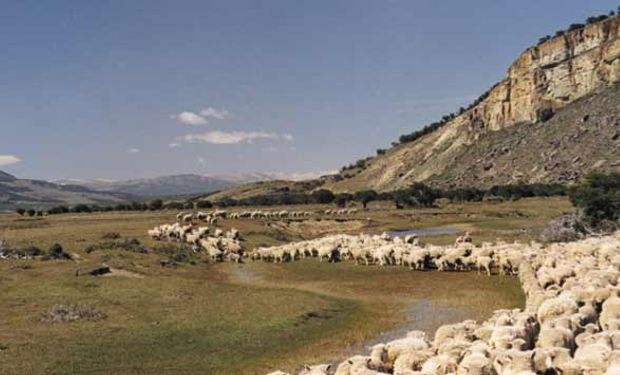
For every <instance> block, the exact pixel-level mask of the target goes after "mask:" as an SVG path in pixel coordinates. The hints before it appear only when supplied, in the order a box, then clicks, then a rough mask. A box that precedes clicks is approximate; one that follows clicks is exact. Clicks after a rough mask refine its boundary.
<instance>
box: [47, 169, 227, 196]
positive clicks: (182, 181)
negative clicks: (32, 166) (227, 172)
mask: <svg viewBox="0 0 620 375" xmlns="http://www.w3.org/2000/svg"><path fill="white" fill-rule="evenodd" d="M58 182H59V183H62V184H74V185H80V186H84V187H86V188H89V189H92V190H96V191H101V192H119V193H124V194H130V195H134V196H139V197H165V196H175V195H190V194H204V193H209V192H212V191H216V190H221V189H224V188H227V187H229V186H232V185H234V183H233V182H230V181H227V180H224V179H218V178H213V177H209V176H200V175H195V174H180V175H172V176H161V177H155V178H143V179H135V180H125V181H106V180H62V181H58Z"/></svg>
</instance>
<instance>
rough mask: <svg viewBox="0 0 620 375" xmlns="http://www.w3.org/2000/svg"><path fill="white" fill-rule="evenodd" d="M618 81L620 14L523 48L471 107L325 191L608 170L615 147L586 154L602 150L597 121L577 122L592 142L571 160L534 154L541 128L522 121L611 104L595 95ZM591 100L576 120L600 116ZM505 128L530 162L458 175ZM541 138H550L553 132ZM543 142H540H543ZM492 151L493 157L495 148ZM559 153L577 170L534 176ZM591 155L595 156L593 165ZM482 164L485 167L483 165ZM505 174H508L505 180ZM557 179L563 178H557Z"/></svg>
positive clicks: (559, 126) (562, 167) (610, 122)
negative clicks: (577, 106)
mask: <svg viewBox="0 0 620 375" xmlns="http://www.w3.org/2000/svg"><path fill="white" fill-rule="evenodd" d="M619 80H620V17H618V16H615V17H611V18H608V19H606V20H603V21H600V22H596V23H593V24H591V25H588V26H585V27H583V28H578V29H574V30H571V31H567V32H565V33H564V34H563V35H559V36H556V37H554V38H552V39H550V40H547V41H545V42H543V43H540V44H539V45H537V46H535V47H531V48H528V49H527V50H526V51H525V52H523V53H522V54H521V56H519V58H518V59H517V60H516V61H515V62H514V63H513V64H512V65H511V66H510V68H509V69H508V73H507V75H506V77H505V78H504V79H503V80H502V81H501V82H499V83H498V84H497V85H495V86H494V87H493V89H492V90H491V91H490V92H489V93H488V95H487V96H486V97H485V99H484V100H482V101H481V102H480V103H479V104H478V105H476V106H474V107H472V108H470V109H469V110H467V111H466V112H464V113H462V114H461V115H459V116H457V117H456V118H455V119H453V120H452V121H450V122H448V123H447V124H446V125H444V126H443V127H441V128H440V129H438V130H437V131H434V132H432V133H430V134H428V135H426V136H423V137H422V138H420V139H418V140H416V141H414V142H410V143H405V144H401V145H398V146H396V147H394V148H392V149H390V150H388V151H387V152H386V153H385V154H384V155H380V156H377V157H375V158H373V159H372V160H371V161H370V162H369V163H367V166H366V167H365V168H364V169H363V170H362V171H360V172H359V173H357V174H356V175H355V176H353V177H350V178H345V179H344V180H342V181H338V182H335V183H330V184H327V186H326V187H327V188H330V189H332V190H334V191H337V192H339V191H356V190H361V189H369V188H371V189H375V190H378V191H389V190H394V189H398V188H402V187H406V186H408V185H409V184H410V183H412V182H415V181H435V182H437V183H440V184H443V185H464V184H473V185H481V184H482V181H484V183H483V184H484V185H492V184H495V183H502V182H505V181H512V182H515V181H524V182H533V181H552V180H559V179H564V178H566V179H568V180H570V181H573V180H574V179H575V177H576V175H575V176H572V177H571V176H570V175H571V173H572V172H573V170H574V169H576V172H577V175H581V174H582V172H583V171H586V170H590V169H596V167H600V166H603V165H605V164H606V165H607V167H609V164H608V162H605V163H602V164H601V162H600V160H612V159H614V158H615V156H620V155H619V154H618V151H617V148H615V147H613V148H612V149H609V150H607V151H606V152H605V155H598V153H595V152H589V151H590V149H591V148H602V147H608V145H607V143H606V142H603V143H598V140H599V139H605V140H607V138H606V136H605V135H603V134H601V135H600V137H598V136H597V135H596V133H597V132H599V131H602V130H601V129H599V128H597V126H602V125H601V124H602V122H600V121H598V120H597V121H598V122H597V121H589V122H588V121H585V122H583V123H582V124H581V126H582V127H584V128H587V129H588V130H587V131H586V132H590V136H589V137H590V138H588V139H590V140H591V141H592V142H594V143H592V144H589V145H588V144H585V143H584V144H583V145H582V146H580V147H579V150H584V151H586V154H581V155H576V154H575V155H574V156H573V154H572V153H570V152H573V151H572V150H566V149H557V148H555V149H554V148H549V146H546V149H544V150H540V149H535V147H542V146H541V144H540V143H537V142H534V141H535V138H536V137H538V136H540V135H541V134H542V133H540V131H541V129H542V128H541V129H539V130H538V131H534V130H533V129H538V128H536V127H532V126H531V125H527V126H528V127H526V124H536V123H539V125H536V126H538V127H539V128H540V127H541V125H540V123H541V122H544V123H547V122H545V121H547V120H548V119H549V118H551V117H553V116H554V115H555V114H558V113H559V112H561V109H562V108H565V107H567V106H571V105H573V103H575V101H577V100H578V99H580V98H584V97H586V96H591V97H592V98H597V97H598V95H605V96H604V97H605V98H606V99H607V100H610V101H612V100H613V99H614V98H613V95H614V94H617V90H615V91H614V90H613V89H612V91H610V94H609V93H608V94H604V93H603V92H604V91H606V90H608V88H609V87H610V86H612V85H614V84H615V83H616V82H618V81H619ZM597 100H598V99H593V100H591V101H589V102H588V101H586V102H583V103H581V107H580V108H581V111H582V112H583V113H584V116H585V114H587V113H588V112H594V111H598V112H597V113H601V112H604V111H605V108H604V107H603V106H599V107H597V108H593V107H592V108H591V106H593V105H598V103H597ZM611 108H613V107H612V106H611V104H610V105H609V107H608V109H611ZM571 113H572V112H571ZM580 115H581V114H573V115H571V116H569V115H565V116H567V117H562V118H559V116H555V117H557V118H555V119H554V120H552V121H554V122H553V129H555V131H558V132H561V133H562V134H564V133H566V134H564V135H567V134H568V133H570V132H572V131H573V130H574V129H573V128H572V127H571V128H570V130H569V129H564V127H570V126H569V125H567V123H566V122H561V123H560V121H561V119H564V120H565V121H568V122H571V121H572V122H571V123H573V124H575V121H574V120H575V119H576V117H579V116H580ZM582 117H583V116H582ZM601 121H604V122H605V126H603V127H604V128H606V129H607V128H608V127H609V129H611V128H613V126H614V124H615V119H606V120H601ZM512 129H515V130H514V131H515V132H516V133H515V134H517V133H518V134H520V136H521V137H523V138H524V141H523V142H524V143H523V144H524V146H521V147H522V148H520V149H519V150H520V151H519V153H523V155H525V154H528V153H529V154H530V156H531V157H529V158H523V159H520V158H516V159H515V160H514V161H513V162H512V164H511V165H512V167H510V168H513V169H514V170H513V171H511V169H510V168H509V167H508V165H504V164H502V163H499V165H501V166H503V167H505V168H506V169H505V170H502V171H501V173H500V170H499V169H498V168H486V169H485V168H483V172H480V173H482V174H483V175H482V176H473V177H472V176H469V177H467V178H465V177H463V176H466V173H465V172H466V171H472V170H473V171H477V168H478V167H479V166H475V165H468V164H466V163H467V162H477V161H478V160H480V163H483V164H484V163H485V157H483V154H484V153H485V152H490V151H492V150H496V149H501V148H499V147H496V146H499V143H497V144H487V145H486V146H484V147H483V146H480V145H481V143H480V142H481V141H484V142H487V143H489V142H491V143H494V142H499V141H500V140H501V139H500V137H501V134H505V133H502V131H506V132H508V133H506V134H513V133H512V132H511V130H512ZM605 131H607V130H605ZM609 131H611V130H609ZM496 133H497V134H496ZM562 134H558V136H560V135H562ZM546 136H549V137H551V138H553V134H546ZM547 140H548V142H547V144H548V143H549V142H551V141H550V140H549V139H547ZM557 141H559V139H558V140H557ZM511 142H512V141H511ZM527 145H529V146H527ZM472 147H473V149H475V150H478V151H476V152H477V154H476V155H477V156H478V157H477V158H474V159H472V158H470V157H468V156H467V155H465V154H466V153H467V152H471V150H472ZM467 150H469V151H467ZM542 151H547V152H548V153H549V154H548V155H546V156H541V157H538V158H535V157H533V155H540V154H541V152H542ZM554 151H555V152H556V153H555V154H553V152H554ZM599 151H600V150H599ZM495 152H496V154H497V152H498V151H495ZM502 152H503V151H502ZM515 152H516V151H515ZM597 152H598V151H597ZM551 154H553V155H551ZM594 154H596V156H594ZM512 155H513V156H514V153H513V154H512ZM550 155H551V156H550ZM560 156H561V157H562V160H564V159H571V160H573V159H574V158H576V157H577V156H580V159H579V160H578V161H575V163H577V162H578V163H580V165H582V166H579V167H576V164H574V163H564V162H561V163H559V164H557V165H556V166H555V167H554V168H553V172H552V173H551V172H550V173H546V172H542V171H545V168H546V166H547V164H548V163H549V162H550V161H549V160H551V163H552V164H555V161H554V160H555V159H554V158H557V157H560ZM507 157H508V156H505V158H507ZM599 157H600V158H601V159H598V160H596V159H597V158H599ZM549 158H551V159H549ZM526 159H527V160H526ZM502 160H503V159H502ZM611 163H613V162H611ZM599 164H601V165H599ZM486 166H487V167H488V164H486ZM517 167H518V168H517ZM547 168H548V166H547ZM476 173H478V172H476ZM507 174H509V175H510V176H509V177H507V176H506V175H507ZM564 175H566V176H569V177H559V176H564ZM459 176H460V177H459Z"/></svg>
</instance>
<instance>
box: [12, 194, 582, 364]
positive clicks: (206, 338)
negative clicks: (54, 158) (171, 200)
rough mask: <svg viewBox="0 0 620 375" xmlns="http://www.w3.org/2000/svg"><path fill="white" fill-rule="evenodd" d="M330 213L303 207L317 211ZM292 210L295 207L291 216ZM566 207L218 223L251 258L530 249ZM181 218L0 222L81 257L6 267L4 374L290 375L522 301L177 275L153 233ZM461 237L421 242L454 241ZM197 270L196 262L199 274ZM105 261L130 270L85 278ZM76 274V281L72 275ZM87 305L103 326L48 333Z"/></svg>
mask: <svg viewBox="0 0 620 375" xmlns="http://www.w3.org/2000/svg"><path fill="white" fill-rule="evenodd" d="M323 208H324V207H318V206H316V207H303V208H302V209H304V210H307V209H313V210H319V209H323ZM293 209H294V208H293ZM570 210H571V208H570V204H569V203H568V202H567V201H566V200H564V199H556V198H553V199H528V200H521V201H516V202H505V203H483V204H464V205H448V206H445V207H442V208H436V209H424V210H392V209H389V208H388V207H387V206H381V205H377V206H373V207H371V209H370V210H369V211H363V212H360V213H359V214H357V215H355V216H354V217H350V218H347V219H344V220H340V219H339V220H332V219H322V220H321V221H318V220H316V219H310V220H307V221H303V222H301V221H290V222H272V223H265V222H263V221H250V220H239V221H229V220H226V221H223V222H222V223H221V225H222V226H223V227H224V228H228V227H232V226H234V227H236V228H238V229H239V230H240V231H241V233H242V235H243V236H244V238H245V242H244V246H245V247H247V248H253V247H255V246H259V245H270V244H276V243H282V242H287V241H294V240H299V239H304V238H311V237H317V236H321V235H324V234H326V233H337V232H348V233H358V232H381V231H384V230H405V229H412V228H428V227H437V226H447V227H453V228H457V229H458V230H460V231H464V230H470V231H472V232H473V235H474V239H475V241H481V240H493V239H495V238H502V239H506V240H513V239H520V240H528V239H529V238H531V237H533V236H535V235H536V232H537V231H538V230H539V229H540V228H541V227H542V225H543V224H544V223H545V222H546V221H548V220H549V219H550V218H553V217H555V216H558V215H559V214H561V213H564V212H569V211H570ZM175 214H176V212H148V213H101V214H79V215H77V214H66V215H58V216H49V217H43V218H21V217H18V216H17V215H2V216H0V239H5V240H7V241H9V242H10V243H11V244H12V245H19V246H26V245H36V246H39V247H41V248H47V247H49V246H50V245H51V244H53V243H56V242H58V243H60V244H62V246H63V247H64V248H65V251H67V252H68V253H69V254H72V255H73V257H74V260H73V261H41V260H19V261H17V260H11V261H0V317H1V318H0V373H1V374H16V375H17V374H20V375H21V374H149V373H165V374H238V373H242V374H255V373H265V372H266V370H269V369H274V368H285V369H286V368H288V369H293V368H295V366H298V365H299V364H303V363H304V362H317V361H330V360H337V359H342V358H343V357H346V356H347V355H348V354H350V353H353V352H358V351H364V350H365V348H364V347H365V346H366V345H368V344H369V343H371V342H373V340H376V339H377V338H378V337H383V338H386V337H390V336H391V335H397V334H398V333H400V332H401V330H403V329H405V328H409V329H414V328H422V329H426V330H428V331H430V332H432V331H433V330H434V328H436V327H437V326H438V325H440V324H442V323H445V322H450V321H458V320H462V319H465V318H474V319H483V318H485V317H486V316H488V315H489V314H490V312H491V311H492V310H494V309H497V308H502V307H515V306H520V305H521V304H522V303H523V296H522V295H521V292H520V289H519V285H518V282H517V281H516V280H514V279H509V278H504V279H499V278H498V277H496V276H494V277H491V278H488V277H485V276H480V275H476V274H475V273H442V274H439V273H435V272H411V271H408V270H405V269H400V268H391V267H388V268H379V267H362V266H359V267H358V266H355V265H353V264H350V263H339V264H330V265H328V264H324V263H319V262H318V261H316V260H304V261H300V262H295V263H290V264H277V265H275V264H267V263H246V264H240V265H239V264H229V263H222V264H210V263H206V262H205V261H204V260H203V258H202V257H201V256H200V255H198V256H195V257H194V256H192V258H191V259H190V261H191V263H180V264H179V266H178V267H176V268H165V267H161V266H160V260H161V259H163V258H166V257H167V256H168V255H167V254H164V253H162V252H161V251H158V250H157V249H160V248H161V247H163V246H166V245H164V244H161V243H156V242H154V241H151V240H149V239H148V238H146V229H147V228H150V227H152V226H154V225H156V224H159V223H163V222H171V221H173V220H174V215H175ZM110 232H117V233H119V234H120V235H121V238H123V239H130V238H136V239H138V240H140V241H141V242H142V243H143V245H144V246H145V247H146V248H148V249H149V252H148V253H147V254H141V253H136V252H130V251H123V250H106V249H103V250H99V251H95V252H92V253H86V252H85V251H84V249H85V248H86V247H87V246H89V245H92V244H97V243H101V242H102V241H106V240H103V239H102V237H103V236H104V235H105V234H106V233H110ZM453 239H454V236H439V237H429V238H424V240H425V241H428V242H433V243H447V242H449V241H452V240H453ZM192 263H193V264H192ZM102 264H106V265H109V266H111V267H113V268H115V269H120V270H124V271H126V272H125V273H124V274H122V273H121V274H119V275H117V276H109V277H108V276H104V277H94V276H87V275H84V273H85V272H86V271H89V270H91V269H93V268H95V267H98V266H100V265H102ZM77 270H79V271H80V272H81V274H82V275H81V276H79V277H76V271H77ZM75 303H79V304H84V305H87V306H92V307H94V308H96V309H97V310H100V311H101V312H103V313H105V315H106V316H107V318H105V319H102V320H98V321H80V322H74V323H50V322H47V321H45V320H43V319H42V316H43V314H44V313H45V312H46V311H48V310H49V309H50V308H51V307H52V306H53V305H55V304H75Z"/></svg>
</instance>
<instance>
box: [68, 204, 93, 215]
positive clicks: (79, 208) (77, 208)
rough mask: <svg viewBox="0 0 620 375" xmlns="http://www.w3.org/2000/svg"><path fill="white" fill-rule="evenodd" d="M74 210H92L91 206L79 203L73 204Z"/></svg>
mask: <svg viewBox="0 0 620 375" xmlns="http://www.w3.org/2000/svg"><path fill="white" fill-rule="evenodd" d="M72 211H73V212H78V213H80V212H92V210H91V209H90V207H88V206H87V205H85V204H78V205H75V206H73V210H72Z"/></svg>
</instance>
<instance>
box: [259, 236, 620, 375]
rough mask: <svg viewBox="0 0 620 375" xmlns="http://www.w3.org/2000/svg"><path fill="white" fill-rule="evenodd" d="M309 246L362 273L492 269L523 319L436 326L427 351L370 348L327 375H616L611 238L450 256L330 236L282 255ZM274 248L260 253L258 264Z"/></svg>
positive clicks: (616, 268)
mask: <svg viewBox="0 0 620 375" xmlns="http://www.w3.org/2000/svg"><path fill="white" fill-rule="evenodd" d="M470 238H471V237H470ZM318 244H330V246H336V245H338V246H340V256H341V257H343V259H351V260H355V261H356V262H358V263H360V260H361V263H362V264H377V265H386V266H387V265H391V266H395V265H401V266H405V267H409V268H412V269H417V268H418V267H419V266H418V264H419V263H422V262H423V263H424V264H425V267H428V266H429V265H433V264H435V265H437V267H438V268H439V269H440V270H443V271H458V270H476V271H477V272H481V271H483V272H485V273H486V274H490V273H491V269H492V268H494V267H497V268H498V270H499V272H500V274H515V275H518V277H519V280H520V282H521V285H522V288H523V291H524V293H525V296H526V303H525V308H524V309H523V310H520V309H513V310H498V311H496V312H495V313H493V315H492V316H491V317H490V318H489V319H488V320H486V321H484V322H481V323H478V322H475V321H471V320H468V321H464V322H461V323H456V324H450V325H444V326H442V327H440V328H439V329H437V331H436V332H435V337H434V340H433V341H432V342H428V341H426V339H425V335H424V334H423V333H421V332H419V331H413V332H410V334H408V335H407V337H405V338H402V339H397V340H393V341H390V342H387V343H382V344H377V345H375V346H374V347H373V348H372V349H371V351H370V353H369V355H367V356H363V355H358V356H354V357H351V358H349V359H347V360H345V361H343V362H341V363H339V364H337V365H336V366H335V368H336V370H335V371H336V372H335V374H338V375H348V374H351V375H352V374H368V375H370V374H400V375H448V374H456V375H534V374H560V375H567V374H569V375H572V374H574V375H620V259H619V256H618V254H620V234H617V235H613V236H605V237H593V238H588V239H584V240H580V241H576V242H570V243H563V244H553V245H549V246H546V247H545V246H542V245H541V244H538V243H531V244H519V243H513V244H507V243H501V242H500V243H497V244H489V243H485V244H482V245H480V246H473V244H472V242H471V241H470V240H468V239H467V238H465V239H461V240H460V241H457V243H455V245H453V246H445V247H436V246H428V247H425V248H421V247H420V246H419V245H418V244H416V245H413V243H411V242H410V241H394V240H393V239H390V238H388V237H386V236H368V235H359V236H346V235H337V236H329V237H325V238H323V239H318V240H312V241H304V242H303V244H301V243H294V244H288V245H286V247H285V248H286V251H287V253H289V254H294V253H295V249H296V248H300V249H301V248H313V247H315V245H318ZM280 248H281V247H275V248H262V249H260V251H261V253H262V255H263V258H262V259H269V254H273V253H276V252H277V251H281V250H279V249H280ZM344 254H350V255H347V256H346V258H344V257H345V255H344ZM414 254H415V255H414ZM293 257H294V256H293ZM382 257H383V258H382ZM385 257H389V258H390V259H389V261H388V260H387V259H385ZM399 259H400V261H399ZM422 259H425V260H424V261H422ZM291 260H292V259H291ZM326 366H327V365H319V366H307V367H306V368H304V369H303V370H302V371H301V372H300V373H299V374H315V373H318V374H331V373H330V372H329V370H328V367H326Z"/></svg>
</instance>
